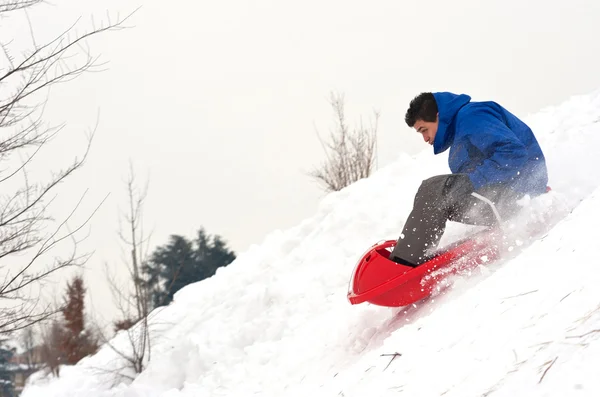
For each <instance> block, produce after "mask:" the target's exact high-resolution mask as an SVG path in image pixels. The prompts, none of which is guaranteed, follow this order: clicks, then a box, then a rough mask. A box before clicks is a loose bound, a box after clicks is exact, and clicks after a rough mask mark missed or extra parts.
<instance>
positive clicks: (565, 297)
mask: <svg viewBox="0 0 600 397" xmlns="http://www.w3.org/2000/svg"><path fill="white" fill-rule="evenodd" d="M573 292H575V291H571V292H569V293H568V294H566V295H565V296H564V297H563V298H562V299H561V300H560V302H562V301H564V300H565V299H567V297H568V296H569V295H571V294H572V293H573Z"/></svg>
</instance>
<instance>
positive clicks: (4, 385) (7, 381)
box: [0, 340, 15, 397]
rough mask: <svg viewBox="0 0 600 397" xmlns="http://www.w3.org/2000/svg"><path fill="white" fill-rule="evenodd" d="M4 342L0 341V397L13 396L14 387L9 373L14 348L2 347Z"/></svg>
mask: <svg viewBox="0 0 600 397" xmlns="http://www.w3.org/2000/svg"><path fill="white" fill-rule="evenodd" d="M5 342H6V341H5V340H0V396H3V397H4V396H6V397H12V396H14V391H15V385H14V383H13V381H12V376H11V371H10V367H9V366H10V360H11V359H12V357H13V355H14V354H15V349H14V348H8V347H6V346H4V343H5Z"/></svg>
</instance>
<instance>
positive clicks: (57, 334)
mask: <svg viewBox="0 0 600 397" xmlns="http://www.w3.org/2000/svg"><path fill="white" fill-rule="evenodd" d="M63 339H64V330H63V327H62V325H61V324H60V323H59V322H58V321H57V320H53V321H50V322H45V323H44V325H43V327H42V343H41V359H42V363H44V365H45V366H46V368H47V370H48V371H50V372H51V373H52V375H54V376H56V377H58V376H60V366H61V365H62V364H64V354H63V352H62V349H61V344H62V340H63Z"/></svg>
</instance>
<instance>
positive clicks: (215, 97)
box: [2, 0, 600, 316]
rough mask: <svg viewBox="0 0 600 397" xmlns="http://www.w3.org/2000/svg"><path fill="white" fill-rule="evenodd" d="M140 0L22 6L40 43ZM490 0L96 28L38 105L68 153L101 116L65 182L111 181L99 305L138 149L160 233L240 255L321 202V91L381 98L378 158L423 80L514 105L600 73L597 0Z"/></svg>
mask: <svg viewBox="0 0 600 397" xmlns="http://www.w3.org/2000/svg"><path fill="white" fill-rule="evenodd" d="M141 3H142V2H140V1H131V0H122V1H113V0H110V1H103V2H97V1H91V0H86V1H82V0H78V1H75V0H72V1H71V0H57V1H55V2H53V3H52V5H42V6H39V7H38V8H37V9H36V10H35V12H32V13H31V17H32V20H33V22H34V29H35V32H36V37H37V39H38V41H43V39H44V37H48V38H50V37H51V34H52V32H58V31H62V30H64V28H66V27H67V26H68V25H70V24H71V23H72V22H73V21H74V19H75V18H76V17H78V16H82V20H81V22H80V24H79V25H78V26H79V27H80V28H79V29H78V31H79V32H83V31H85V30H86V29H87V28H89V27H90V26H91V17H92V16H93V18H94V19H95V21H96V23H98V22H100V21H105V20H106V13H107V12H109V13H110V14H111V15H112V16H115V15H116V13H117V12H119V13H120V14H121V15H122V16H123V15H126V14H127V13H129V12H130V11H132V10H133V9H135V8H137V7H138V6H139V5H140V4H141ZM482 4H483V3H481V2H480V1H475V0H459V1H454V2H447V1H443V0H429V1H421V2H401V1H394V0H389V1H385V0H374V1H369V2H366V1H347V0H346V1H342V0H336V1H326V2H325V1H316V0H306V1H303V2H284V1H280V0H279V1H277V0H270V1H269V0H258V1H252V2H245V1H220V2H181V3H178V4H177V5H172V4H169V3H165V2H158V1H152V0H149V1H145V2H143V7H142V8H141V9H140V10H139V11H138V12H137V13H136V15H134V16H133V18H132V19H131V21H130V23H129V24H130V25H135V28H133V29H131V30H125V31H121V32H116V33H108V34H105V35H103V36H102V37H100V38H97V39H94V40H92V41H91V42H90V49H91V51H92V53H94V54H102V59H103V60H106V61H110V65H109V69H108V70H107V71H105V72H103V73H99V74H90V75H86V76H84V77H82V78H80V79H78V80H76V81H74V82H71V83H69V85H65V86H62V87H60V88H59V87H57V88H56V89H55V90H54V91H53V92H52V95H51V103H50V105H49V108H48V114H49V115H51V116H50V117H51V119H52V120H55V121H57V122H63V121H64V122H67V123H68V130H67V131H68V132H66V133H65V134H67V135H64V136H63V138H62V139H63V140H62V141H60V142H61V143H60V144H61V145H62V146H63V148H64V150H68V151H70V152H72V153H78V152H77V151H78V150H79V149H80V148H81V142H82V140H81V137H78V134H79V133H80V132H81V131H84V130H87V129H89V128H91V127H92V126H93V124H94V123H95V120H96V115H97V112H98V111H100V125H99V130H98V135H97V137H96V141H95V143H94V147H93V151H92V157H91V158H90V161H89V163H88V164H87V166H86V168H85V170H84V171H83V172H82V173H81V174H79V175H78V177H77V178H73V179H72V180H71V184H70V185H69V186H67V187H65V189H67V191H68V192H70V194H71V197H75V195H77V196H78V195H80V194H81V193H82V192H83V191H84V190H85V189H86V188H89V189H90V192H89V197H88V200H89V201H88V203H89V206H90V207H93V204H95V203H97V202H98V201H99V200H101V199H102V198H103V197H104V196H105V195H106V194H107V193H110V194H111V196H110V197H109V200H108V201H107V202H106V203H105V205H104V206H103V207H102V210H101V211H100V213H99V214H98V216H97V217H96V218H95V219H94V222H93V228H92V230H91V235H90V238H89V239H88V241H87V244H88V246H89V247H93V248H94V249H95V250H96V254H95V256H94V257H93V258H92V260H91V261H90V262H89V265H88V267H89V269H90V271H91V272H90V273H88V274H87V277H88V282H89V283H91V286H92V288H91V292H92V295H93V300H94V306H95V308H96V309H97V310H99V312H100V313H102V314H104V315H107V316H110V313H111V304H110V300H109V299H108V298H107V295H106V293H107V290H106V288H105V287H104V286H103V285H101V284H99V282H102V283H103V281H104V279H103V276H102V266H103V264H104V262H110V263H111V264H112V265H113V266H116V265H117V264H118V260H119V258H120V253H119V252H118V249H117V245H116V244H117V242H118V240H117V235H116V230H117V228H118V224H117V215H118V214H117V209H118V206H123V205H124V201H123V199H124V184H123V180H124V178H125V177H126V174H127V167H128V162H129V160H130V159H131V160H133V162H134V164H135V166H136V169H137V170H138V173H139V177H140V178H141V179H143V178H144V177H145V176H146V175H147V174H149V176H150V193H149V194H150V196H149V199H148V202H147V207H146V215H147V224H148V225H150V226H153V228H154V234H153V239H152V242H153V243H154V244H163V243H165V242H166V239H167V236H168V235H169V234H183V235H186V236H188V237H191V236H192V235H193V233H194V232H195V231H196V230H197V229H198V228H199V227H201V226H204V227H205V228H206V230H207V232H209V233H211V234H215V233H216V234H220V235H221V236H223V237H224V238H225V239H226V240H227V241H228V242H229V243H230V246H231V247H232V248H233V249H235V250H236V252H237V253H238V254H239V253H242V252H243V251H245V250H246V249H248V248H249V247H250V245H252V244H260V243H261V242H262V241H263V239H264V237H265V236H266V235H267V234H268V233H269V232H271V231H273V230H275V229H285V228H288V227H290V226H293V225H295V224H297V223H298V222H300V221H301V220H303V219H305V218H306V217H308V216H310V215H312V214H313V213H314V212H315V211H316V209H317V205H318V202H319V200H320V199H321V198H322V197H323V193H322V190H321V189H320V188H319V187H318V186H317V185H316V183H315V182H314V181H313V180H311V178H310V177H308V176H307V175H306V174H305V172H306V171H308V170H310V169H312V167H313V166H315V165H317V164H318V163H319V162H320V161H321V160H322V158H323V153H322V149H321V147H320V144H319V141H318V139H317V136H316V134H315V126H316V127H318V128H319V130H320V131H321V132H323V133H325V132H326V131H327V130H328V128H329V127H330V126H331V122H332V118H331V111H330V107H329V105H328V103H327V96H328V94H329V92H330V91H331V90H338V91H341V92H344V93H345V94H346V98H347V105H348V107H347V111H348V115H349V118H350V121H356V120H358V117H359V116H361V115H363V116H365V117H367V116H368V115H369V113H370V111H371V110H372V109H373V108H377V109H379V110H380V111H381V120H380V121H381V123H380V135H379V148H380V157H379V164H380V165H381V166H383V165H386V164H389V163H390V162H392V161H394V160H395V159H396V158H397V157H398V156H399V155H400V153H402V152H409V153H414V152H415V151H416V150H421V149H423V148H424V147H423V146H422V145H421V143H420V138H419V137H418V136H417V135H416V134H415V133H414V132H412V131H410V130H409V129H408V128H407V127H406V125H405V124H404V122H403V116H404V112H405V109H406V106H407V104H408V101H409V100H410V99H411V98H412V97H413V96H414V95H416V94H418V93H419V92H421V91H426V90H434V91H437V90H452V91H456V92H464V93H468V94H470V95H472V96H473V97H474V99H482V100H484V99H485V100H487V99H491V100H497V101H498V102H500V103H502V104H503V105H505V106H506V107H507V108H509V109H510V110H512V111H514V112H515V113H517V114H518V115H521V116H524V115H526V114H528V113H531V112H535V111H537V110H538V109H540V108H542V107H545V106H548V105H552V104H555V103H558V102H560V101H562V100H564V99H565V98H566V97H568V96H571V95H573V94H577V93H587V92H589V91H590V90H591V89H593V88H595V87H598V86H600V74H599V73H598V70H600V55H599V54H600V51H598V46H599V44H598V41H597V38H598V37H600V25H599V24H598V23H597V21H598V20H600V3H598V2H597V1H595V0H589V1H584V0H574V1H550V2H549V1H541V0H535V1H528V2H522V1H519V0H509V1H487V2H485V5H482ZM6 26H7V25H6V24H5V25H3V27H4V28H6ZM9 26H10V25H9ZM26 31H27V30H26V29H25V30H22V31H21V32H26ZM4 34H6V29H3V31H2V35H4ZM65 194H69V193H65ZM406 194H407V195H410V196H412V195H413V194H414V192H412V191H407V193H406ZM71 205H72V202H69V203H66V204H65V208H68V207H69V206H71ZM352 216H353V214H351V213H349V214H348V217H352Z"/></svg>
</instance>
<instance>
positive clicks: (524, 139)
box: [390, 92, 548, 266]
mask: <svg viewBox="0 0 600 397" xmlns="http://www.w3.org/2000/svg"><path fill="white" fill-rule="evenodd" d="M405 120H406V123H407V124H408V126H409V127H412V128H414V129H415V130H416V131H417V132H418V133H420V134H421V135H422V136H423V140H424V141H425V142H426V143H429V144H430V145H433V153H434V154H439V153H442V152H444V151H446V150H447V149H450V152H449V154H448V164H449V166H450V170H451V171H452V174H449V175H438V176H434V177H432V178H429V179H427V180H425V181H423V183H422V184H421V186H420V187H419V190H418V191H417V194H416V195H415V200H414V206H413V210H412V212H411V213H410V215H409V217H408V219H407V221H406V224H405V225H404V229H403V231H402V234H401V235H400V237H399V238H398V241H397V243H396V246H395V248H394V250H393V251H392V253H391V255H390V259H391V260H394V261H396V262H398V263H402V264H405V265H409V266H417V265H419V264H421V263H423V262H426V261H427V260H428V259H430V258H429V257H428V252H429V251H430V250H431V249H434V248H435V247H437V245H438V243H439V241H440V238H441V237H442V234H443V233H444V229H445V226H446V221H447V220H452V221H457V222H462V223H467V224H472V225H486V226H492V225H494V224H495V223H496V222H498V217H500V218H501V219H505V218H509V217H510V216H511V215H514V214H515V212H516V211H517V206H518V204H517V200H519V199H520V198H522V197H524V196H525V195H530V196H531V197H535V196H538V195H540V194H542V193H545V192H546V185H547V183H548V173H547V169H546V162H545V158H544V154H543V153H542V150H541V148H540V146H539V145H538V142H537V140H536V138H535V136H534V135H533V133H532V131H531V129H530V128H529V127H528V126H527V125H526V124H525V123H524V122H523V121H521V120H519V119H518V118H517V117H515V116H514V115H513V114H511V113H510V112H509V111H507V110H506V109H504V108H503V107H502V106H500V105H498V104H497V103H495V102H471V97H470V96H468V95H464V94H462V95H457V94H453V93H450V92H438V93H429V92H425V93H422V94H420V95H418V96H417V97H415V98H414V99H413V100H412V101H411V103H410V107H409V108H408V110H407V112H406V117H405ZM490 201H491V203H493V204H494V205H493V206H492V205H490Z"/></svg>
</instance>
